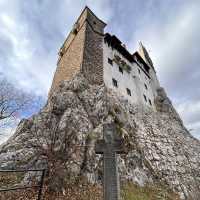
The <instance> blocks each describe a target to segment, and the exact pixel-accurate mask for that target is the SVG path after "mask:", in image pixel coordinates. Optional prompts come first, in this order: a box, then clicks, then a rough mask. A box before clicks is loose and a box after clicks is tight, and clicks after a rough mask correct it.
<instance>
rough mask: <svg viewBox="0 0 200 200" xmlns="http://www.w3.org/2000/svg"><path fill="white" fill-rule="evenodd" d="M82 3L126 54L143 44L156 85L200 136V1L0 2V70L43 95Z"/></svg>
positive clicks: (69, 0) (15, 82)
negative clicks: (154, 72) (116, 39)
mask: <svg viewBox="0 0 200 200" xmlns="http://www.w3.org/2000/svg"><path fill="white" fill-rule="evenodd" d="M85 5H88V6H89V7H90V8H91V9H92V10H93V12H94V13H95V14H96V15H97V16H98V17H99V18H101V19H102V20H104V21H105V22H106V23H107V27H106V28H105V32H110V33H112V34H115V35H116V36H117V37H118V38H119V39H120V40H121V41H122V42H123V43H125V44H126V46H127V48H128V49H129V51H130V52H135V51H136V50H137V49H138V43H139V41H142V42H143V44H144V45H145V47H146V48H147V50H148V51H149V53H150V56H151V58H152V60H153V63H154V66H155V69H156V71H157V75H158V78H159V80H160V84H161V86H163V87H164V88H165V90H166V92H167V94H168V96H169V98H170V99H171V100H172V102H173V104H174V106H175V108H176V109H177V111H178V113H179V114H180V116H181V117H182V119H183V121H184V124H185V126H186V127H187V128H188V129H189V130H190V131H191V134H193V135H194V136H195V137H197V138H200V83H199V80H200V66H199V65H200V64H199V63H200V45H199V44H200V23H199V20H200V1H199V0H123V1H121V0H73V1H72V0H57V1H55V0H28V1H26V0H9V1H8V0H0V74H1V75H3V76H5V77H6V78H7V79H8V80H9V81H10V82H12V83H13V84H14V85H15V86H16V87H17V88H18V89H22V90H23V91H25V92H29V93H30V92H31V93H32V94H35V95H36V96H42V97H44V99H46V98H47V93H48V90H49V88H50V85H51V81H52V78H53V74H54V71H55V69H56V62H57V58H58V55H57V53H58V50H59V48H60V47H61V45H62V44H63V42H64V40H65V38H66V36H67V34H68V33H69V31H70V30H71V28H72V26H73V24H74V22H75V20H76V19H77V18H78V16H79V14H80V12H81V10H82V9H83V8H84V7H85ZM9 130H10V129H9Z"/></svg>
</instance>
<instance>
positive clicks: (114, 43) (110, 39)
mask: <svg viewBox="0 0 200 200" xmlns="http://www.w3.org/2000/svg"><path fill="white" fill-rule="evenodd" d="M104 41H105V42H107V44H108V46H111V47H112V48H114V49H116V50H117V51H119V52H120V53H121V54H122V55H123V56H124V57H125V58H126V59H127V60H128V61H130V62H131V63H132V62H134V59H133V56H132V55H131V54H130V53H129V52H128V51H127V50H126V48H124V47H123V46H122V42H121V41H120V40H119V39H118V38H117V37H116V36H115V35H112V36H111V35H110V34H109V33H106V34H105V37H104Z"/></svg>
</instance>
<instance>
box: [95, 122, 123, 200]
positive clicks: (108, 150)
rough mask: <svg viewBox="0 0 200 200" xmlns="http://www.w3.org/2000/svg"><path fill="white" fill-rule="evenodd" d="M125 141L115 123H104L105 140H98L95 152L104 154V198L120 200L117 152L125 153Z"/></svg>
mask: <svg viewBox="0 0 200 200" xmlns="http://www.w3.org/2000/svg"><path fill="white" fill-rule="evenodd" d="M122 143H123V141H122V140H121V139H120V137H119V134H117V129H116V125H115V124H114V123H108V124H104V126H103V140H97V142H96V145H95V152H96V153H97V154H103V166H104V167H103V174H104V176H103V191H104V192H103V194H104V200H119V199H120V186H119V174H118V169H117V154H121V153H125V151H124V149H123V144H122Z"/></svg>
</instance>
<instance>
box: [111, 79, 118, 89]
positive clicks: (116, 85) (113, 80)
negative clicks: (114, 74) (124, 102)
mask: <svg viewBox="0 0 200 200" xmlns="http://www.w3.org/2000/svg"><path fill="white" fill-rule="evenodd" d="M112 82H113V85H114V86H115V87H118V84H117V80H115V79H114V78H113V79H112Z"/></svg>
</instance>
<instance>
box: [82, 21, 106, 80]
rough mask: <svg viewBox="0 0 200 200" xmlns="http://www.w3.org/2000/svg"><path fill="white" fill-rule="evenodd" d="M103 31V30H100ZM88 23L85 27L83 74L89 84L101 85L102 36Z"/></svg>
mask: <svg viewBox="0 0 200 200" xmlns="http://www.w3.org/2000/svg"><path fill="white" fill-rule="evenodd" d="M102 30H103V29H102ZM102 30H101V32H96V31H95V30H94V29H93V27H92V25H91V24H90V23H88V24H87V26H86V38H85V48H84V60H83V68H82V69H83V73H84V75H85V77H86V78H87V79H88V80H89V82H90V83H94V84H102V83H103V34H102Z"/></svg>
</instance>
